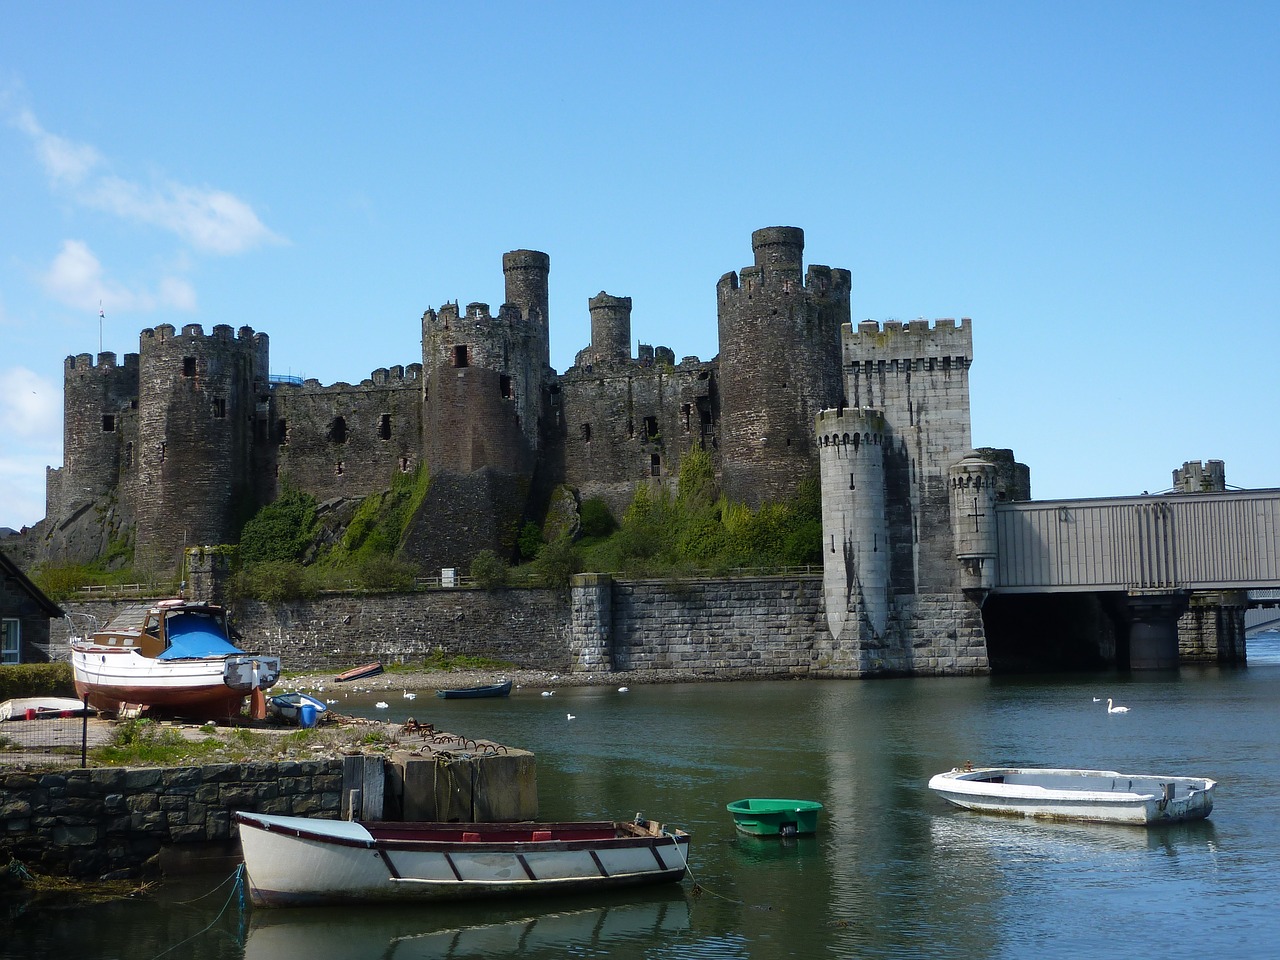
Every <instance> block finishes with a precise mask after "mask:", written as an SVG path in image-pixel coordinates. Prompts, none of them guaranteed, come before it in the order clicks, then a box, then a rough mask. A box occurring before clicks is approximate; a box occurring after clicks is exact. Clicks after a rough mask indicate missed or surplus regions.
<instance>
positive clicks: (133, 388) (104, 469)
mask: <svg viewBox="0 0 1280 960" xmlns="http://www.w3.org/2000/svg"><path fill="white" fill-rule="evenodd" d="M62 377H63V391H62V449H63V461H62V464H63V465H62V472H61V481H60V487H61V490H60V496H59V501H60V502H59V503H49V504H46V511H47V513H48V515H49V516H50V517H60V516H63V515H65V514H69V513H71V512H73V511H74V510H75V509H76V508H77V507H78V506H80V505H81V504H84V503H89V502H91V501H93V500H96V499H98V498H99V497H103V496H106V495H108V494H109V493H111V491H112V490H113V489H114V488H115V487H116V484H118V483H119V482H120V476H121V472H122V470H128V469H129V468H130V467H131V465H132V459H133V445H134V444H135V443H136V439H137V415H136V414H135V413H134V409H133V408H134V401H135V400H136V399H137V396H138V355H137V354H136V353H129V354H125V358H124V366H117V365H116V355H115V354H114V353H100V354H98V362H97V364H96V365H95V364H94V361H93V357H92V355H90V354H87V353H81V354H79V355H77V356H74V357H67V358H66V360H64V361H63V364H62Z"/></svg>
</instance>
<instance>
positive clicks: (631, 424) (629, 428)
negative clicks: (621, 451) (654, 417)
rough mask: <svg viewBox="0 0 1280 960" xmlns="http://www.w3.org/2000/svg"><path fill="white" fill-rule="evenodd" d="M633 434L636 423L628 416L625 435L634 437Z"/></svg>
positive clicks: (634, 433)
mask: <svg viewBox="0 0 1280 960" xmlns="http://www.w3.org/2000/svg"><path fill="white" fill-rule="evenodd" d="M635 435H636V424H635V421H634V420H632V419H631V418H630V417H628V418H627V437H628V438H633V437H635Z"/></svg>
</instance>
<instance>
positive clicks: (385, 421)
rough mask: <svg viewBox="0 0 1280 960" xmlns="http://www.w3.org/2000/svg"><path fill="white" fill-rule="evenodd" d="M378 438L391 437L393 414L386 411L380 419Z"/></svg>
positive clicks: (385, 438) (387, 438) (386, 438)
mask: <svg viewBox="0 0 1280 960" xmlns="http://www.w3.org/2000/svg"><path fill="white" fill-rule="evenodd" d="M378 439H379V440H390V439H391V414H389V413H384V414H383V415H382V417H381V419H379V420H378Z"/></svg>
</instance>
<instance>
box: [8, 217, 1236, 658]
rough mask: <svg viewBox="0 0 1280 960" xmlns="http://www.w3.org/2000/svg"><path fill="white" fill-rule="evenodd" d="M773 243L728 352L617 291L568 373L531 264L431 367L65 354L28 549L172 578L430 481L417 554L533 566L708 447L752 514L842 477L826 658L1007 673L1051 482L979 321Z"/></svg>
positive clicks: (832, 542)
mask: <svg viewBox="0 0 1280 960" xmlns="http://www.w3.org/2000/svg"><path fill="white" fill-rule="evenodd" d="M751 244H752V250H753V254H754V261H753V263H752V264H751V265H750V266H746V267H743V268H742V269H740V270H738V271H736V272H729V273H726V274H724V275H723V276H722V277H721V278H720V280H719V282H718V283H717V285H716V291H717V304H718V310H717V313H718V316H717V320H718V328H719V348H720V352H719V356H718V357H716V358H713V359H710V360H700V359H699V358H697V357H684V358H682V359H680V360H677V359H676V356H675V354H674V352H673V351H672V350H671V349H669V348H667V347H664V346H659V347H651V346H646V345H643V344H641V345H640V346H639V347H638V349H637V351H636V353H635V354H634V355H633V353H632V349H631V344H632V342H633V340H632V330H631V299H630V298H629V297H624V296H613V295H610V294H607V293H604V292H601V293H600V294H599V295H597V296H595V297H592V298H591V299H590V300H589V301H588V308H589V310H590V316H591V343H590V345H588V346H587V347H585V348H584V349H582V350H581V351H579V352H578V354H577V356H576V358H575V362H574V365H573V366H572V367H571V368H570V369H569V370H567V371H565V372H563V373H557V372H556V371H555V370H553V369H552V368H551V365H550V357H549V317H548V309H547V305H548V282H549V276H550V269H551V261H550V258H549V257H548V255H547V254H545V253H540V252H537V251H532V250H516V251H512V252H510V253H507V254H505V255H504V256H503V258H502V271H503V276H504V279H505V293H504V296H505V303H503V304H502V305H501V306H500V307H499V308H498V310H497V311H496V313H495V312H494V311H493V310H492V309H491V308H490V306H489V305H488V304H485V303H478V302H477V303H469V304H467V306H466V307H465V309H460V308H459V306H458V305H457V304H456V303H446V304H445V305H444V306H441V307H439V308H438V309H435V308H432V309H428V310H426V312H425V313H424V314H423V315H422V321H421V333H422V360H421V363H416V362H415V363H412V364H409V365H407V366H392V367H388V368H384V369H378V370H375V371H373V373H372V375H371V376H370V377H369V378H368V379H365V380H363V381H362V382H360V383H358V384H349V383H336V384H333V385H329V386H325V385H322V384H321V383H319V382H318V381H315V380H307V381H299V380H297V379H292V378H284V377H273V376H272V375H271V373H270V356H269V344H268V337H267V335H266V334H265V333H263V332H255V331H254V330H252V329H250V328H249V327H241V328H240V329H239V330H238V331H237V330H233V329H232V327H230V326H226V325H218V326H215V327H214V328H213V330H212V331H211V333H209V334H206V333H205V332H204V331H203V330H202V328H201V327H200V326H199V325H197V324H189V325H187V326H185V327H183V328H182V330H181V331H178V330H176V329H175V328H174V327H172V326H169V325H167V324H164V325H160V326H157V327H155V328H152V329H147V330H143V331H142V335H141V343H140V349H139V352H138V353H137V354H128V355H126V356H125V357H124V360H123V362H122V363H120V362H117V359H116V357H115V355H114V354H111V353H102V354H100V355H99V356H98V357H97V359H96V362H95V360H94V358H93V357H92V356H91V355H89V354H81V355H79V356H74V357H68V358H67V359H66V368H65V376H66V385H65V447H64V449H65V460H64V465H63V467H62V468H60V469H51V470H50V471H49V473H48V489H47V498H48V512H47V517H46V519H45V520H44V521H42V522H41V523H40V524H39V525H38V526H37V527H36V528H34V529H33V530H32V531H31V532H30V533H29V534H28V535H27V537H25V538H24V539H25V540H27V549H28V550H29V551H31V555H32V557H33V558H36V559H41V560H47V561H53V562H67V561H85V560H90V559H94V558H98V557H102V556H105V555H106V554H107V553H108V551H109V550H110V549H111V546H112V544H113V543H119V542H120V541H121V540H122V539H125V540H127V539H128V538H130V537H131V538H132V541H133V545H134V560H135V564H136V565H137V566H138V567H140V568H143V569H148V568H149V569H155V570H173V569H176V567H177V565H178V563H179V562H180V558H181V556H182V551H183V549H184V547H188V546H196V545H207V544H220V543H228V542H235V541H236V540H237V539H238V532H239V529H240V525H241V524H243V522H244V521H245V519H247V518H248V517H249V516H251V515H252V514H253V513H254V511H255V510H257V509H258V508H259V507H261V506H262V505H264V504H267V503H269V502H271V501H272V500H273V499H274V498H275V497H276V496H277V495H278V493H279V491H280V490H281V489H282V487H283V485H285V484H288V485H290V486H292V487H294V488H297V489H300V490H302V491H305V492H307V493H309V494H311V495H312V496H314V497H315V498H316V500H317V501H318V502H321V503H326V502H337V501H351V500H354V499H357V498H360V497H363V496H366V495H368V494H371V493H376V492H380V491H383V490H386V489H387V488H388V487H389V486H390V482H391V478H392V477H393V475H394V473H395V472H397V471H405V472H408V471H412V470H414V469H415V468H417V467H418V466H419V465H425V467H426V469H427V470H428V472H429V475H430V485H429V489H428V493H427V496H426V499H425V501H424V502H423V503H422V505H421V507H420V508H419V510H418V513H417V515H416V516H415V517H414V518H413V520H412V523H411V527H410V531H409V533H408V535H407V536H406V538H405V540H404V541H403V542H402V544H401V553H402V554H403V555H404V556H406V557H407V558H408V559H411V560H413V561H415V562H418V563H420V564H421V565H422V566H423V567H425V568H428V569H430V568H446V567H460V568H463V569H465V568H466V567H467V565H468V564H469V562H470V560H471V559H472V557H474V556H475V554H476V553H477V552H478V551H480V550H482V549H486V548H489V549H495V550H497V551H499V552H500V553H502V552H505V553H506V554H508V555H510V554H512V553H513V549H514V544H515V539H516V535H517V531H518V530H519V529H520V527H521V525H522V524H523V523H525V522H527V521H529V520H535V521H536V520H539V519H540V518H541V516H542V515H543V513H544V512H545V510H546V507H547V504H548V501H549V499H550V498H551V495H552V492H553V491H555V490H556V489H557V488H567V489H568V490H571V491H572V492H573V494H574V496H575V497H576V498H578V500H579V501H580V500H581V499H585V498H589V497H598V498H601V499H603V500H605V501H606V502H607V503H608V504H609V505H610V507H611V508H612V509H613V510H614V511H615V513H617V512H619V511H621V510H622V509H623V508H624V507H625V506H626V504H627V503H628V502H629V501H630V499H631V497H632V495H633V493H634V491H635V489H636V487H637V485H638V484H653V485H657V484H664V483H674V479H675V477H676V475H677V473H678V471H679V468H680V462H681V458H682V457H683V456H684V455H685V454H686V453H687V452H688V451H691V450H695V449H696V450H704V451H706V452H707V453H708V454H709V455H710V457H711V459H712V462H713V464H714V467H715V470H716V473H717V476H718V478H719V480H720V483H721V487H722V489H723V490H724V492H725V493H726V494H727V495H728V497H729V498H731V499H732V500H736V501H741V502H745V503H748V504H751V505H753V506H755V505H759V504H760V503H761V502H764V501H767V500H771V499H776V498H783V497H787V496H790V495H791V494H792V493H793V492H794V491H795V489H796V485H797V483H798V482H800V481H801V480H802V479H804V478H806V477H809V476H813V475H815V474H817V475H818V476H820V481H821V490H822V501H823V507H822V509H823V530H824V533H823V538H824V540H823V556H824V574H823V579H822V586H821V589H820V591H819V593H820V596H819V597H818V600H819V602H820V605H821V607H822V610H823V614H825V616H822V615H820V618H821V619H825V621H826V623H825V629H821V628H818V630H817V633H816V634H814V635H810V636H809V637H808V639H807V640H806V641H805V643H806V644H807V645H808V647H809V648H810V650H811V651H812V656H813V657H814V658H820V659H821V660H822V662H823V663H826V664H829V665H830V666H831V671H830V672H832V673H834V674H844V675H848V674H855V675H862V674H865V673H875V672H878V671H882V672H907V673H911V672H924V673H981V672H985V671H986V670H987V669H988V668H989V665H988V657H987V650H988V648H987V642H986V633H985V629H989V628H985V629H984V622H983V621H984V618H983V609H982V605H983V602H984V601H985V599H986V593H987V587H988V586H989V585H990V576H991V567H992V565H993V563H994V560H993V557H994V552H993V546H992V544H991V543H990V542H988V539H987V538H989V536H990V535H991V534H990V530H991V529H992V527H991V525H990V524H989V523H988V524H987V525H986V526H984V525H983V523H982V522H980V521H981V518H983V517H988V518H989V517H991V516H992V515H993V514H994V513H995V510H994V506H995V504H996V503H997V502H1000V501H1005V502H1013V501H1025V500H1029V499H1030V474H1029V471H1028V469H1027V468H1026V467H1025V466H1023V465H1022V464H1019V463H1016V462H1015V460H1014V457H1013V454H1012V452H1011V451H1008V450H993V449H990V448H984V449H983V450H981V451H974V450H973V449H972V439H971V436H970V416H969V367H970V364H971V362H972V356H973V349H972V335H971V327H970V321H969V320H968V319H962V320H958V321H956V320H949V319H947V320H937V321H933V322H929V321H925V320H918V321H911V322H907V323H899V322H892V321H891V322H885V323H883V324H882V323H878V322H875V321H864V322H861V323H856V324H854V323H851V321H850V287H851V282H850V273H849V271H848V270H845V269H837V268H832V267H827V266H818V265H813V264H811V265H809V266H808V268H807V269H806V268H805V267H804V264H803V252H804V234H803V231H801V230H800V229H797V228H794V227H769V228H765V229H762V230H757V231H755V233H753V234H752V237H751ZM1219 466H1220V465H1219ZM984 564H985V566H984ZM587 592H588V593H590V590H588V591H587ZM584 596H585V595H584ZM588 599H590V598H588ZM592 602H599V603H604V604H605V606H606V608H607V607H608V604H609V603H612V602H614V601H612V600H611V599H610V597H609V596H607V595H605V596H602V597H596V598H595V600H594V601H592ZM805 602H806V603H808V602H809V601H808V600H806V601H805ZM575 603H577V600H575ZM1073 615H1075V614H1073ZM1085 619H1086V620H1087V619H1088V618H1087V617H1086V618H1085ZM1099 619H1100V618H1094V619H1093V621H1092V622H1093V623H1094V624H1095V625H1096V623H1097V622H1098V620H1099ZM1014 628H1017V625H1016V623H1015V625H1014ZM604 630H605V632H606V633H608V631H609V628H608V626H607V624H606V626H605V627H604ZM588 632H590V631H589V630H588ZM1105 632H1108V633H1110V631H1105ZM608 642H609V640H608V638H605V639H603V640H601V643H606V644H607V643H608ZM1106 642H1107V641H1106V640H1105V639H1104V641H1103V643H1104V644H1105V643H1106ZM819 648H821V650H819ZM588 659H590V658H588Z"/></svg>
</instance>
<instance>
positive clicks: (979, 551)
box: [947, 452, 999, 603]
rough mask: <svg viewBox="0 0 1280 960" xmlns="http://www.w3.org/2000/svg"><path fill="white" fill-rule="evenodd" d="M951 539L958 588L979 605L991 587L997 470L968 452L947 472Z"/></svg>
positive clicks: (994, 572)
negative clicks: (949, 491)
mask: <svg viewBox="0 0 1280 960" xmlns="http://www.w3.org/2000/svg"><path fill="white" fill-rule="evenodd" d="M947 480H948V486H949V487H950V490H951V537H952V542H953V544H954V545H955V552H956V560H957V561H959V563H960V588H961V589H962V590H964V591H965V593H967V594H971V595H972V594H973V593H975V592H976V593H978V594H980V596H978V597H976V598H975V599H976V600H977V602H979V603H981V602H982V599H983V598H985V597H986V594H987V592H988V591H990V589H991V587H992V586H993V585H994V584H995V575H996V569H995V567H996V556H997V553H998V547H997V542H996V499H997V496H996V491H997V486H998V481H999V469H998V468H997V466H996V465H995V464H994V463H988V462H987V461H986V460H983V459H982V458H981V457H979V456H978V455H977V453H976V452H971V453H969V454H968V455H967V456H965V458H964V459H963V460H961V461H960V462H959V463H955V464H952V465H951V467H950V468H948V470H947Z"/></svg>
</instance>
